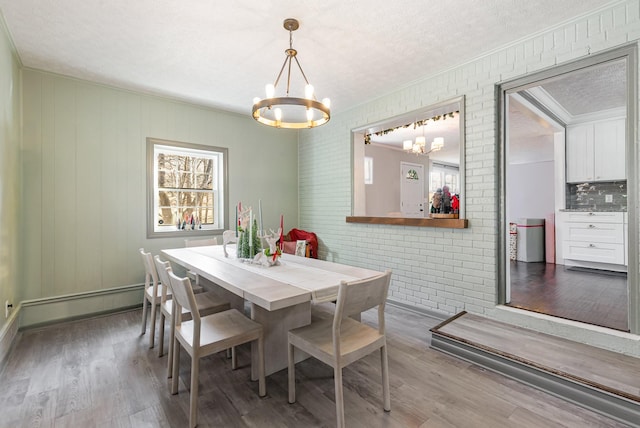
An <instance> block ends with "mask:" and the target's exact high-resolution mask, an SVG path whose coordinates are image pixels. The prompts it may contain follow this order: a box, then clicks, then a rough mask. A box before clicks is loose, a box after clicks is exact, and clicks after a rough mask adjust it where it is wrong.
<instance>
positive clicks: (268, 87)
mask: <svg viewBox="0 0 640 428" xmlns="http://www.w3.org/2000/svg"><path fill="white" fill-rule="evenodd" d="M264 91H265V92H266V93H267V98H273V95H274V94H275V93H276V88H275V86H273V84H272V83H267V84H266V85H265V87H264Z"/></svg>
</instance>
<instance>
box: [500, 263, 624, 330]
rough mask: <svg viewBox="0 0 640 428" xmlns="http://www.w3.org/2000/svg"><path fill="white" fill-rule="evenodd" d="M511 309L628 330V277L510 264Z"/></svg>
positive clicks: (544, 264) (545, 266)
mask: <svg viewBox="0 0 640 428" xmlns="http://www.w3.org/2000/svg"><path fill="white" fill-rule="evenodd" d="M509 305H510V306H513V307H517V308H521V309H527V310H530V311H535V312H540V313H543V314H547V315H553V316H558V317H562V318H567V319H570V320H574V321H580V322H585V323H589V324H595V325H599V326H602V327H608V328H613V329H616V330H622V331H629V324H628V312H629V308H628V300H627V276H626V275H625V274H621V273H617V272H606V271H605V272H600V273H598V272H597V271H584V270H579V269H571V268H567V267H565V266H563V265H556V264H553V263H525V262H514V261H512V262H511V302H510V303H509Z"/></svg>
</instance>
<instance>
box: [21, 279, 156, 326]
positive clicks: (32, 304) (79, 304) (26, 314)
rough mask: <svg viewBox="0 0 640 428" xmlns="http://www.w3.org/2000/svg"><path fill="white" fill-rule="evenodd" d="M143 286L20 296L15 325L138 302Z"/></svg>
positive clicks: (112, 309) (46, 321) (95, 312)
mask: <svg viewBox="0 0 640 428" xmlns="http://www.w3.org/2000/svg"><path fill="white" fill-rule="evenodd" d="M143 289H144V285H143V284H134V285H127V286H124V287H115V288H108V289H103V290H97V291H88V292H83V293H75V294H67V295H63V296H56V297H48V298H43V299H34V300H24V301H22V302H21V303H20V305H21V306H22V310H21V312H22V313H21V317H20V326H19V327H20V328H26V327H36V326H40V325H46V324H51V323H53V322H59V321H66V320H71V319H77V318H85V317H89V316H91V315H98V314H104V313H109V312H115V311H118V310H120V309H124V308H131V307H133V306H136V305H141V304H142V293H143Z"/></svg>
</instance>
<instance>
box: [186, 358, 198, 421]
mask: <svg viewBox="0 0 640 428" xmlns="http://www.w3.org/2000/svg"><path fill="white" fill-rule="evenodd" d="M194 351H195V349H194ZM199 370H200V358H199V357H198V356H197V355H196V354H195V353H194V355H192V356H191V391H190V394H191V397H190V399H189V426H191V427H192V428H193V427H195V426H196V425H198V379H199V376H198V375H199V373H198V372H199Z"/></svg>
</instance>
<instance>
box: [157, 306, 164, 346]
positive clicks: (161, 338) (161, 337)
mask: <svg viewBox="0 0 640 428" xmlns="http://www.w3.org/2000/svg"><path fill="white" fill-rule="evenodd" d="M158 334H159V336H158V358H159V357H162V352H163V351H164V313H162V309H160V331H159V333H158Z"/></svg>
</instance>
